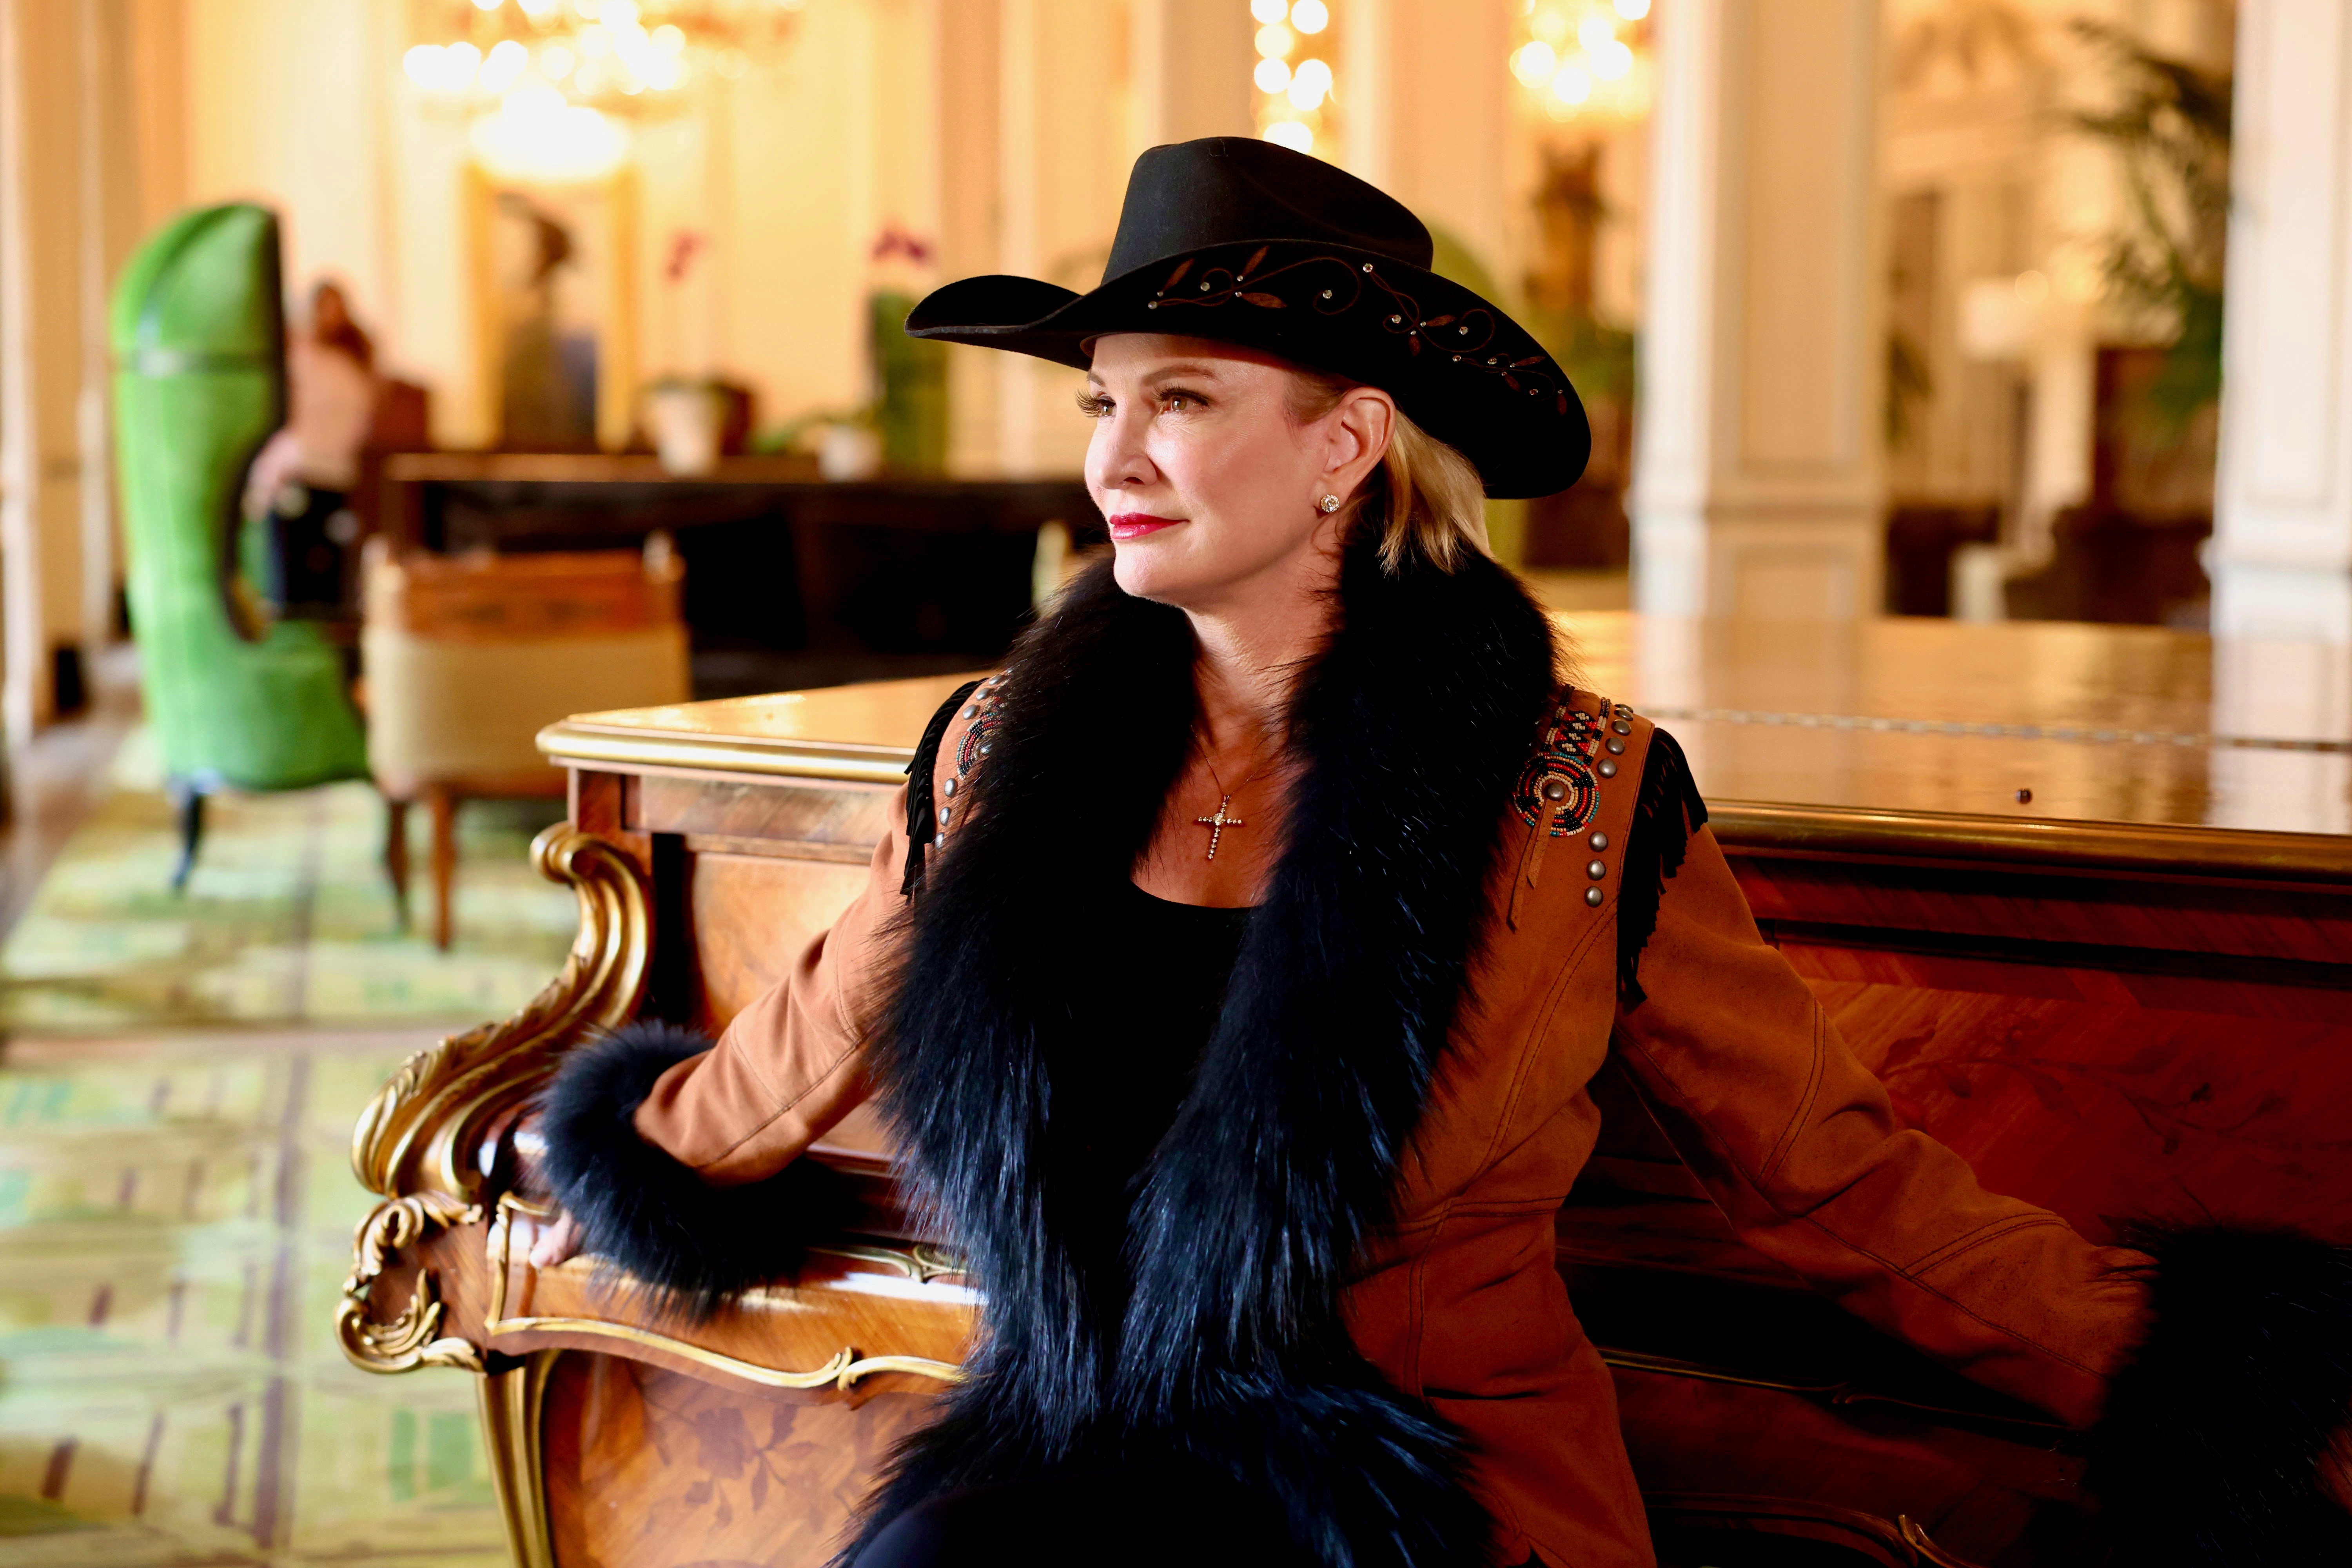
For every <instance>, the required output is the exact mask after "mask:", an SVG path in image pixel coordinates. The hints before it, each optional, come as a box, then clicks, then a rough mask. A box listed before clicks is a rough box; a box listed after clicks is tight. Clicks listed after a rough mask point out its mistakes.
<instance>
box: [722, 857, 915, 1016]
mask: <svg viewBox="0 0 2352 1568" xmlns="http://www.w3.org/2000/svg"><path fill="white" fill-rule="evenodd" d="M872 853H873V849H872V845H871V843H870V842H869V843H868V845H867V848H866V854H865V855H861V856H859V857H858V858H857V860H856V863H855V864H851V863H849V862H847V861H817V860H786V859H778V858H771V857H768V856H762V855H733V854H723V855H722V854H709V853H704V854H695V855H691V856H689V857H688V860H689V864H690V868H689V870H688V877H689V879H690V888H689V901H690V907H691V910H692V917H691V918H692V921H693V925H694V945H695V959H696V968H697V970H698V974H699V981H698V990H697V995H698V1005H699V1007H700V1016H699V1018H698V1022H699V1023H700V1024H701V1026H703V1027H705V1028H707V1029H713V1030H716V1029H722V1028H724V1027H726V1026H727V1023H728V1021H729V1020H730V1019H731V1018H733V1017H734V1016H735V1015H736V1014H738V1013H740V1012H741V1011H742V1010H743V1009H744V1008H745V1007H747V1006H749V1005H751V1003H752V1002H753V1001H754V1000H755V999H757V998H758V997H759V995H760V994H761V993H762V992H764V991H766V990H767V989H769V988H770V987H771V986H772V985H774V984H776V982H777V981H779V980H781V979H782V978H783V976H784V973H785V971H786V970H788V969H789V968H790V967H791V966H792V965H793V963H795V962H796V961H798V959H799V957H800V955H801V950H802V949H803V948H805V947H806V946H807V945H808V944H809V942H811V941H812V940H813V939H814V938H815V937H816V936H817V935H818V933H820V932H822V931H825V930H826V929H827V928H829V927H830V926H831V925H832V924H833V922H834V921H835V920H836V919H837V918H839V916H840V914H841V911H842V910H843V909H844V908H845V906H846V905H847V904H848V903H849V901H850V900H852V899H854V898H856V896H857V892H858V889H861V888H863V887H864V886H865V885H866V863H867V860H868V858H870V856H871V855H872Z"/></svg>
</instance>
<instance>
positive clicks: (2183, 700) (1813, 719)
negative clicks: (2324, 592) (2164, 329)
mask: <svg viewBox="0 0 2352 1568" xmlns="http://www.w3.org/2000/svg"><path fill="white" fill-rule="evenodd" d="M1557 619H1558V620H1559V624H1560V626H1561V627H1562V629H1563V631H1564V632H1565V633H1566V634H1567V637H1568V638H1569V640H1570V644H1571V645H1572V647H1573V649H1574V657H1575V659H1576V665H1577V668H1578V671H1579V678H1578V679H1579V681H1580V684H1583V685H1587V686H1590V687H1592V688H1594V689H1599V690H1601V691H1603V692H1605V693H1607V694H1608V695H1610V696H1611V697H1613V698H1616V699H1619V700H1623V701H1629V702H1631V703H1633V705H1634V706H1635V707H1636V708H1638V709H1640V710H1641V711H1643V713H1645V714H1647V715H1649V716H1650V717H1652V718H1654V719H1655V720H1656V721H1659V722H1660V723H1661V724H1664V726H1666V727H1667V728H1668V729H1670V730H1671V731H1673V732H1674V734H1675V737H1676V738H1677V739H1678V740H1679V741H1680V742H1682V745H1683V749H1684V750H1685V752H1687V753H1688V754H1689V756H1690V759H1691V763H1692V766H1693V768H1694V770H1695V772H1696V775H1697V778H1698V782H1699V785H1700V787H1701V789H1703V790H1704V791H1705V792H1706V795H1707V797H1708V799H1709V801H1710V802H1711V803H1713V805H1714V808H1715V811H1716V815H1717V828H1718V832H1719V834H1720V836H1721V837H1724V838H1725V840H1726V841H1727V842H1735V841H1736V842H1740V843H1745V844H1749V845H1751V846H1752V847H1767V846H1769V844H1771V843H1779V842H1782V841H1787V842H1790V843H1791V844H1794V843H1797V842H1800V841H1801V843H1802V845H1803V846H1804V847H1809V848H1812V849H1821V848H1827V847H1837V848H1839V849H1842V850H1843V852H1848V853H1887V854H1911V855H1921V854H1934V853H1937V847H1939V846H1940V847H1941V851H1942V852H1943V853H1947V854H1950V853H1958V852H1960V851H1961V848H1962V847H1963V846H1965V849H1966V852H1967V853H1968V854H1969V855H1971V856H1984V857H1989V858H1995V859H2004V858H2015V859H2021V860H2028V861H2034V862H2038V863H2044V864H2047V863H2053V862H2054V863H2071V864H2076V865H2080V866H2082V867H2084V868H2106V869H2128V868H2132V867H2134V866H2144V867H2150V868H2153V867H2159V866H2160V867H2162V868H2166V869H2172V870H2179V869H2182V868H2187V867H2189V866H2191V865H2204V866H2207V867H2208V868H2210V869H2211V870H2212V871H2214V872H2215V873H2217V874H2223V875H2237V876H2258V877H2263V878H2265V879H2270V878H2276V879H2284V880H2298V881H2302V880H2326V881H2352V647H2345V646H2341V645H2331V644H2325V643H2318V642H2306V641H2294V640H2285V639H2280V640H2252V639H2240V640H2230V639H2215V638H2211V637H2205V636H2203V635H2201V634H2197V633H2189V632H2176V631H2169V630H2165V629H2162V628H2158V627H2147V626H2083V625H2075V624H2066V623H2054V622H2012V623H2008V624H2004V625H1998V626H1976V625H1967V624H1962V623H1958V622H1953V621H1943V620H1927V619H1900V618H1891V617H1890V618H1881V619H1874V620H1863V621H1851V622H1835V623H1826V622H1807V621H1774V620H1754V619H1748V620H1743V619H1732V618H1706V619H1700V618H1688V617H1674V616H1643V615H1639V614H1633V613H1628V612H1622V611H1613V612H1589V613H1578V614H1570V615H1561V616H1558V617H1557ZM961 679H965V678H961V677H955V676H943V677H938V678H934V679H922V680H900V681H888V682H882V683H877V684H875V685H868V686H853V687H837V688H832V689H821V690H814V691H803V692H784V693H779V694H776V695H772V696H766V697H749V698H738V699H732V700H726V701H719V702H698V703H688V704H684V705H680V706H677V707H670V708H654V709H637V710H624V711H618V712H610V713H594V714H583V715H580V716H577V717H575V718H572V719H569V720H566V721H563V722H562V723H559V724H555V725H551V726H550V727H549V728H548V729H547V730H546V731H542V733H541V737H540V747H541V751H543V752H546V753H547V754H548V756H549V757H550V758H551V760H553V761H555V762H558V763H563V764H567V765H571V766H575V767H583V768H603V769H610V770H615V771H622V772H635V771H644V770H646V769H657V770H661V771H669V772H685V773H706V774H708V773H720V774H730V775H740V774H743V773H752V774H764V775H769V776H783V777H796V778H804V779H824V780H835V781H844V782H854V783H866V784H897V783H898V780H899V777H900V773H901V770H902V769H903V768H904V767H905V766H906V761H907V758H908V755H909V753H910V751H911V748H912V745H913V742H914V740H915V738H916V737H917V736H918V735H919V733H920V732H921V730H922V727H923V722H924V721H925V720H926V719H928V718H929V715H930V713H931V710H933V709H934V708H936V707H937V706H938V704H939V703H940V701H941V700H944V699H945V697H946V696H947V694H948V693H949V692H950V691H951V690H952V689H954V688H955V687H956V685H957V684H958V683H959V681H960V680H961ZM1791 836H1794V837H1791ZM2084 857H2087V858H2084Z"/></svg>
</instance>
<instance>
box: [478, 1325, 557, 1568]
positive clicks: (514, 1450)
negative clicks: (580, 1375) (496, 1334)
mask: <svg viewBox="0 0 2352 1568" xmlns="http://www.w3.org/2000/svg"><path fill="white" fill-rule="evenodd" d="M562 1353H563V1352H562V1351H560V1350H552V1351H533V1352H530V1354H529V1355H526V1356H523V1357H521V1358H520V1359H519V1360H517V1361H516V1362H515V1363H513V1364H512V1365H510V1366H509V1367H508V1368H507V1370H505V1371H503V1372H489V1373H483V1374H482V1381H481V1384H480V1385H479V1387H478V1394H479V1396H480V1400H481V1406H482V1442H483V1445H484V1447H486V1449H487V1450H488V1454H489V1459H490V1482H491V1485H492V1486H493V1487H495V1488H496V1489H497V1491H498V1497H499V1515H500V1517H501V1518H503V1519H504V1520H505V1521H506V1526H507V1548H508V1550H509V1552H512V1553H513V1556H514V1564H515V1568H555V1541H554V1538H553V1537H552V1536H551V1534H550V1533H549V1531H548V1523H547V1482H546V1479H545V1477H544V1473H543V1472H542V1471H541V1468H540V1453H539V1435H540V1415H541V1406H542V1405H544V1403H545V1401H546V1398H547V1377H548V1373H551V1372H552V1371H554V1369H555V1358H556V1357H558V1356H560V1355H562Z"/></svg>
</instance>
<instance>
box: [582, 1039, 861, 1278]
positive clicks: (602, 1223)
mask: <svg viewBox="0 0 2352 1568" xmlns="http://www.w3.org/2000/svg"><path fill="white" fill-rule="evenodd" d="M710 1047H711V1042H710V1041H709V1039H708V1038H706V1037H704V1036H702V1035H700V1034H698V1033H696V1032H695V1031H693V1030H691V1029H684V1028H680V1027H678V1026H676V1025H673V1024H661V1023H654V1022H650V1021H646V1022H640V1023H635V1024H629V1025H626V1026H624V1027H622V1028H620V1029H617V1030H615V1031H614V1032H613V1033H612V1034H610V1035H608V1036H606V1037H604V1038H603V1039H599V1040H593V1041H591V1042H590V1043H588V1044H586V1045H584V1046H582V1047H579V1048H577V1049H576V1050H573V1051H572V1053H571V1054H570V1055H568V1056H566V1057H565V1058H563V1062H562V1066H561V1067H560V1068H558V1069H557V1071H556V1075H555V1078H554V1079H553V1081H552V1082H551V1083H550V1084H549V1086H548V1088H547V1089H546V1090H545V1091H544V1092H543V1093H542V1094H541V1098H540V1108H539V1109H540V1132H541V1137H542V1138H544V1139H545V1141H546V1145H547V1152H546V1154H545V1155H544V1156H543V1159H542V1163H541V1169H542V1171H543V1173H544V1174H545V1175H546V1177H547V1181H548V1184H549V1185H550V1186H551V1188H552V1189H553V1192H554V1194H555V1197H556V1199H557V1200H558V1201H559V1202H560V1203H562V1205H563V1207H564V1209H565V1211H566V1212H567V1213H569V1214H570V1215H572V1218H573V1220H574V1221H575V1222H576V1223H577V1224H578V1225H579V1226H580V1230H581V1239H582V1241H583V1250H584V1251H587V1252H590V1253H593V1254H594V1255H596V1256H598V1257H600V1258H605V1259H607V1260H609V1261H610V1262H612V1263H614V1264H617V1265H618V1266H619V1267H620V1268H623V1269H625V1270H626V1271H627V1272H628V1273H629V1274H631V1275H633V1276H634V1277H635V1278H636V1279H639V1280H642V1281H644V1282H645V1283H646V1284H649V1285H655V1286H659V1287H661V1288H662V1289H666V1290H667V1291H669V1292H671V1293H672V1294H673V1296H674V1297H675V1299H676V1300H677V1302H678V1303H679V1304H680V1305H681V1306H683V1307H684V1308H685V1309H686V1310H687V1311H688V1312H689V1313H690V1314H691V1315H692V1316H694V1317H697V1318H701V1317H707V1316H709V1314H710V1312H711V1311H712V1310H715V1309H716V1308H717V1306H718V1305H719V1300H720V1299H721V1298H723V1297H725V1296H728V1295H730V1294H731V1293H733V1292H735V1291H738V1290H741V1289H746V1288H747V1287H750V1286H752V1285H756V1284H759V1283H761V1282H762V1281H764V1280H768V1279H775V1278H777V1277H778V1276H781V1275H784V1274H789V1273H790V1272H791V1271H792V1270H793V1268H795V1267H797V1266H798V1264H799V1262H800V1259H801V1255H802V1253H803V1250H804V1248H805V1247H806V1244H807V1242H808V1241H809V1240H810V1239H812V1238H813V1237H815V1236H818V1235H821V1234H824V1233H826V1232H829V1231H832V1230H835V1229H836V1228H838V1226H839V1223H840V1221H841V1219H842V1218H843V1216H844V1215H845V1211H846V1199H845V1193H844V1191H843V1189H842V1186H841V1183H840V1180H839V1178H838V1177H837V1176H836V1175H835V1173H833V1172H832V1171H831V1170H829V1169H827V1168H826V1167H824V1166H823V1165H819V1164H817V1163H814V1162H812V1161H808V1160H795V1161H793V1163H791V1164H789V1165H787V1166H785V1167H784V1168H783V1169H782V1171H780V1172H778V1173H776V1174H774V1175H772V1176H770V1177H769V1178H767V1179H766V1180H765V1181H760V1182H751V1183H746V1184H741V1185H737V1186H717V1185H713V1184H710V1183H709V1182H706V1181H704V1180H703V1179H702V1177H701V1175H700V1174H699V1173H697V1172H696V1171H695V1170H694V1168H693V1167H692V1166H689V1165H687V1164H685V1163H681V1162H679V1161H678V1160H677V1159H675V1158H673V1157H672V1156H671V1155H670V1154H669V1153H668V1152H667V1151H665V1150H663V1149H660V1148H658V1147H656V1145H654V1144H652V1143H649V1142H646V1140H645V1139H643V1138H641V1137H639V1136H638V1135H637V1129H636V1125H635V1120H634V1118H635V1114H636V1109H637V1107H638V1106H639V1105H640V1104H642V1103H643V1102H644V1100H645V1098H646V1095H647V1094H649V1093H651V1092H652V1090H653V1087H654V1080H655V1079H658V1078H660V1077H661V1075H662V1074H663V1073H665V1072H667V1071H668V1070H669V1068H672V1067H675V1066H676V1065H677V1063H679V1062H681V1061H684V1060H686V1059H687V1058H689V1057H692V1056H696V1055H698V1054H699V1053H701V1052H703V1051H707V1050H709V1049H710Z"/></svg>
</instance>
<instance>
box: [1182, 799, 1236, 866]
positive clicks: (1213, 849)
mask: <svg viewBox="0 0 2352 1568" xmlns="http://www.w3.org/2000/svg"><path fill="white" fill-rule="evenodd" d="M1233 803H1234V797H1233V796H1232V795H1227V796H1225V798H1224V799H1223V800H1221V801H1219V802H1217V815H1216V816H1196V817H1194V818H1193V819H1192V821H1193V823H1194V824H1195V825H1196V826H1202V827H1205V828H1207V829H1208V830H1209V854H1208V858H1210V859H1212V860H1213V859H1215V858H1217V845H1218V843H1219V842H1220V841H1222V840H1223V837H1225V829H1226V828H1228V827H1247V826H1249V824H1248V823H1246V822H1244V821H1243V820H1242V819H1241V818H1240V817H1238V816H1226V815H1225V807H1227V806H1229V805H1233Z"/></svg>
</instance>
